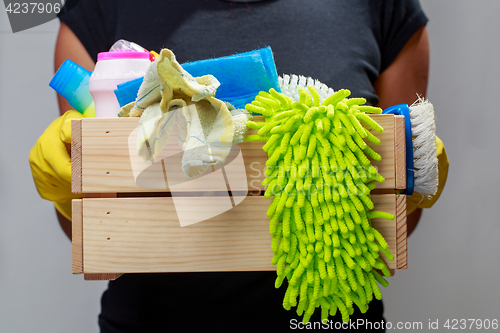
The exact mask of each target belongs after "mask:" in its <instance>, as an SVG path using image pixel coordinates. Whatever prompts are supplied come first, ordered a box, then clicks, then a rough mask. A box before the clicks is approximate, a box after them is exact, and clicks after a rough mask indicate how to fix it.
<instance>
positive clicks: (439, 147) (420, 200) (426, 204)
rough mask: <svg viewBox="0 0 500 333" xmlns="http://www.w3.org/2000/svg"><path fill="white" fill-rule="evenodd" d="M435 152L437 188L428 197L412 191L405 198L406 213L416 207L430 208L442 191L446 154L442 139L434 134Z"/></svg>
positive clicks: (446, 172) (444, 180)
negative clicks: (411, 193) (437, 175)
mask: <svg viewBox="0 0 500 333" xmlns="http://www.w3.org/2000/svg"><path fill="white" fill-rule="evenodd" d="M436 152H437V158H438V172H439V179H438V190H437V193H436V194H434V195H433V196H432V197H431V198H430V199H429V198H426V197H423V196H422V194H420V193H417V192H414V193H413V195H412V196H411V197H408V199H407V200H406V213H407V214H408V215H410V214H411V213H413V212H414V211H415V210H416V209H417V208H431V207H432V205H434V203H435V202H436V201H437V199H439V196H441V192H443V189H444V185H445V183H446V178H448V165H449V161H448V155H446V149H445V148H444V144H443V141H441V139H439V138H438V137H437V136H436Z"/></svg>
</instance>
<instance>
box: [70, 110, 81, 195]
mask: <svg viewBox="0 0 500 333" xmlns="http://www.w3.org/2000/svg"><path fill="white" fill-rule="evenodd" d="M71 192H73V193H82V121H81V119H71Z"/></svg>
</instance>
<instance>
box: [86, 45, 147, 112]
mask: <svg viewBox="0 0 500 333" xmlns="http://www.w3.org/2000/svg"><path fill="white" fill-rule="evenodd" d="M149 54H150V53H149V52H136V51H132V50H125V51H124V50H121V49H117V50H114V51H112V52H100V53H99V54H98V55H97V64H96V66H95V68H94V72H93V73H92V75H91V77H90V79H89V91H90V93H91V94H92V96H93V97H94V102H95V110H96V112H95V115H96V117H116V116H117V114H118V112H119V111H120V105H119V103H118V100H117V99H116V96H115V94H114V91H115V90H116V88H117V85H118V84H120V83H123V82H126V81H130V80H132V79H136V78H138V77H141V76H144V74H145V73H146V71H147V69H148V68H149V66H150V64H151V61H150V58H149Z"/></svg>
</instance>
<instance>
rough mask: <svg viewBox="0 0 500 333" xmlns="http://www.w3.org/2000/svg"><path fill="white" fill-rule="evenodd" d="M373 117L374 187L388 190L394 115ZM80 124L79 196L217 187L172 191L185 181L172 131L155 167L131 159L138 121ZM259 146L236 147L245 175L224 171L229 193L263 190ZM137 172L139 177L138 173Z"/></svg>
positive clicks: (197, 184)
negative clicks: (378, 128) (378, 130)
mask: <svg viewBox="0 0 500 333" xmlns="http://www.w3.org/2000/svg"><path fill="white" fill-rule="evenodd" d="M372 117H373V118H374V119H375V120H376V121H377V122H379V124H380V125H381V126H382V127H384V129H385V131H384V132H383V133H381V134H379V133H376V132H374V134H375V135H376V136H378V137H379V138H380V139H381V141H382V143H381V144H380V145H379V146H374V145H373V144H371V143H369V146H370V147H372V148H373V149H374V150H375V151H376V152H378V153H379V154H380V155H381V156H382V161H380V162H374V163H373V165H374V166H376V167H377V168H378V170H379V172H380V174H381V175H382V176H384V177H385V179H386V181H385V182H384V183H383V184H379V186H377V188H378V189H384V188H387V189H393V188H395V184H396V176H395V166H394V157H395V156H394V144H395V143H394V116H392V115H373V116H372ZM81 124H82V147H83V150H82V158H81V161H82V176H81V181H82V186H81V191H82V192H83V193H105V192H114V193H116V192H151V191H169V190H170V191H176V192H181V191H196V190H198V191H203V190H212V189H213V187H214V186H218V184H219V183H220V181H219V179H218V178H217V177H215V176H214V182H208V181H207V180H206V179H203V181H200V180H199V179H198V181H196V180H189V181H186V182H184V183H180V184H178V185H175V186H172V182H171V179H173V178H175V179H183V180H188V179H187V178H185V176H184V175H183V173H182V170H181V163H180V161H181V158H182V150H181V148H180V146H179V145H178V142H177V138H176V135H177V134H176V132H174V133H173V134H172V136H171V138H173V139H170V140H169V143H167V147H166V149H165V150H164V152H163V153H162V154H161V156H160V157H163V156H168V157H167V158H165V159H164V160H163V162H164V163H163V164H162V163H161V162H160V161H158V162H157V163H151V162H144V161H142V159H141V158H140V157H138V156H137V155H136V153H135V137H134V136H133V135H132V136H131V134H132V132H133V131H134V130H136V129H137V125H138V118H93V119H92V118H88V119H83V120H82V121H81ZM252 131H253V130H249V131H248V134H251V133H252ZM129 139H130V141H129ZM129 144H130V148H129ZM262 145H263V143H261V142H245V143H241V144H239V147H240V148H241V151H242V154H243V160H242V163H243V164H244V165H245V168H246V175H245V173H242V172H241V168H239V167H238V163H239V162H238V161H239V160H238V159H235V160H234V162H232V165H233V167H231V164H230V165H229V166H226V167H225V172H226V175H227V176H228V178H230V179H231V189H232V190H233V191H236V190H246V187H247V185H246V184H248V188H249V189H250V190H262V189H263V187H262V185H261V182H262V180H263V179H264V177H265V175H264V169H265V161H266V160H267V156H266V153H265V152H263V151H262V149H261V148H262ZM131 159H132V160H131ZM160 159H161V158H160ZM157 160H158V158H157ZM131 161H132V162H133V163H132V162H131ZM228 169H229V170H228ZM143 170H145V171H143ZM141 171H143V172H142V173H141ZM166 171H168V172H167V174H168V175H167V178H168V180H167V181H166V180H165V172H166ZM219 171H220V170H219ZM216 172H217V171H216ZM134 173H135V174H136V175H138V174H140V178H139V180H138V181H139V183H140V184H139V185H141V186H142V187H140V186H138V185H137V184H136V179H135V178H134ZM221 175H222V173H221ZM221 177H222V176H221ZM204 178H205V177H204ZM215 179H216V180H215ZM167 183H170V185H171V186H170V187H169V186H168V184H167ZM145 187H149V188H145Z"/></svg>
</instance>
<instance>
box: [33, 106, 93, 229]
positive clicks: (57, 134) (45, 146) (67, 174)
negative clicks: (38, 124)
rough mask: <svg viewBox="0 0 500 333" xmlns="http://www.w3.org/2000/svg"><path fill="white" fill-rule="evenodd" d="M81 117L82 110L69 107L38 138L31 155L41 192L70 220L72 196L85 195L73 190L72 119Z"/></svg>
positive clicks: (75, 197) (37, 186)
mask: <svg viewBox="0 0 500 333" xmlns="http://www.w3.org/2000/svg"><path fill="white" fill-rule="evenodd" d="M82 117H83V116H82V114H81V113H80V112H77V111H74V110H70V111H67V112H66V113H65V114H64V115H62V116H60V117H58V118H57V119H55V120H54V121H53V122H52V123H51V124H50V125H49V126H48V127H47V129H46V130H45V131H44V132H43V134H42V135H41V136H40V137H39V138H38V140H37V141H36V143H35V145H34V146H33V148H31V151H30V155H29V162H30V167H31V174H32V175H33V180H34V182H35V186H36V189H37V191H38V194H40V196H41V197H42V198H43V199H46V200H49V201H52V202H53V203H54V205H55V207H56V209H57V210H58V211H59V212H60V213H61V214H62V215H63V216H64V217H66V218H67V219H69V220H71V199H78V198H81V197H82V195H81V194H74V193H72V192H71V156H70V151H71V119H81V118H82Z"/></svg>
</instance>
